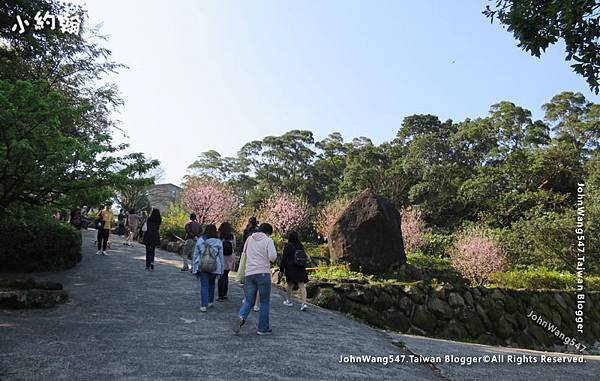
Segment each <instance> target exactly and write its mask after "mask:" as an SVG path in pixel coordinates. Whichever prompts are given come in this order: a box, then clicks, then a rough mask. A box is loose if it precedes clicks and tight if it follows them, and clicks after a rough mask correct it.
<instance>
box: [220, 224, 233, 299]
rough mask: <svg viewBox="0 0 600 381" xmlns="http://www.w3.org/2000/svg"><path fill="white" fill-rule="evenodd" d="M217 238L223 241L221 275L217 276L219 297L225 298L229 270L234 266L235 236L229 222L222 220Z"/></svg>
mask: <svg viewBox="0 0 600 381" xmlns="http://www.w3.org/2000/svg"><path fill="white" fill-rule="evenodd" d="M219 238H220V239H221V242H222V243H223V275H221V276H220V277H219V283H218V285H219V299H218V300H225V299H227V291H228V288H229V271H231V270H233V269H234V267H235V255H234V253H235V236H234V235H233V227H232V226H231V224H230V223H229V222H223V223H222V224H221V226H219Z"/></svg>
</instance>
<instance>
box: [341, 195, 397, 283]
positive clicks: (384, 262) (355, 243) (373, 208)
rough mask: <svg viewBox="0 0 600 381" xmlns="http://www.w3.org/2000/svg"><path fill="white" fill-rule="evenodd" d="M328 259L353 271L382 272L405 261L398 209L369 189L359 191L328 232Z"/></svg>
mask: <svg viewBox="0 0 600 381" xmlns="http://www.w3.org/2000/svg"><path fill="white" fill-rule="evenodd" d="M329 249H330V257H331V261H332V262H334V263H339V262H345V263H348V264H349V265H350V269H351V270H353V271H361V272H363V273H366V274H375V273H383V272H387V271H390V270H391V269H392V268H393V267H396V266H400V265H402V264H403V263H406V254H405V253H404V241H403V240H402V230H401V227H400V213H399V212H398V210H397V209H396V208H395V207H394V206H393V205H392V204H391V203H390V202H389V201H387V200H386V199H385V198H383V197H381V196H378V195H377V194H375V193H374V192H373V191H371V190H370V189H367V190H365V191H363V192H362V193H361V194H359V195H358V196H357V197H356V198H355V199H354V200H352V202H351V203H350V204H349V205H348V207H347V208H346V209H345V210H344V211H343V212H342V213H341V215H340V216H339V217H338V219H337V220H336V222H335V223H334V224H333V226H332V227H331V230H330V232H329Z"/></svg>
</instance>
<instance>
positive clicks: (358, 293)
mask: <svg viewBox="0 0 600 381" xmlns="http://www.w3.org/2000/svg"><path fill="white" fill-rule="evenodd" d="M341 289H342V288H340V287H337V288H336V290H341ZM374 294H375V293H374V292H373V291H372V290H370V289H367V288H365V287H355V288H354V289H352V290H350V291H347V292H345V293H344V297H346V298H348V299H350V300H352V301H353V302H357V303H361V304H365V305H368V304H371V303H372V302H373V299H374V297H375V295H374Z"/></svg>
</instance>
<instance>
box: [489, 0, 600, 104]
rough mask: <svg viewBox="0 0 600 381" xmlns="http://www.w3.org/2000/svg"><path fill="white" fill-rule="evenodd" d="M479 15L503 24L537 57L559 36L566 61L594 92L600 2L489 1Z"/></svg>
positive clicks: (599, 70) (596, 86) (599, 46)
mask: <svg viewBox="0 0 600 381" xmlns="http://www.w3.org/2000/svg"><path fill="white" fill-rule="evenodd" d="M489 1H490V2H492V3H494V5H487V6H486V9H485V11H484V12H483V14H485V15H486V16H487V17H489V18H490V20H491V21H492V22H493V20H494V19H497V20H498V21H500V23H501V24H504V25H505V26H506V27H507V29H508V31H509V32H512V33H513V36H514V37H515V39H517V40H518V41H519V47H521V48H523V49H524V50H525V51H528V52H529V53H531V55H533V56H536V57H540V55H541V53H542V52H544V51H545V50H546V48H548V46H550V45H553V44H554V43H556V42H557V41H558V40H559V39H562V40H563V41H564V42H565V47H566V53H567V56H566V58H565V59H566V60H567V61H571V60H573V61H575V63H573V64H572V65H571V67H572V68H573V71H575V72H576V73H577V74H579V75H581V76H583V77H584V78H585V79H586V80H587V82H588V84H589V86H590V89H592V90H593V91H595V92H596V94H598V89H599V86H600V82H599V81H600V77H599V73H600V43H599V42H598V41H599V37H600V3H598V1H596V0H577V1H572V0H550V1H549V0H489Z"/></svg>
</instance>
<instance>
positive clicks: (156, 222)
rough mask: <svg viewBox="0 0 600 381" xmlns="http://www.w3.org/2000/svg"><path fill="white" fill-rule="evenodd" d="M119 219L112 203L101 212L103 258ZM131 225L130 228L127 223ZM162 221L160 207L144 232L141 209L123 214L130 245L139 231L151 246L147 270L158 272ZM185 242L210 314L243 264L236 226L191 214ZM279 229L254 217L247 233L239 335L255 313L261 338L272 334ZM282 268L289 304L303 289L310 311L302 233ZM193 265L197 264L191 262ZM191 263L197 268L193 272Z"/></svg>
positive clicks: (292, 240)
mask: <svg viewBox="0 0 600 381" xmlns="http://www.w3.org/2000/svg"><path fill="white" fill-rule="evenodd" d="M114 219H115V216H114V214H113V213H112V211H111V205H110V204H107V205H105V207H104V208H101V210H100V211H99V212H98V215H97V218H96V221H95V224H96V228H97V229H98V238H97V246H98V252H97V253H96V254H97V255H107V254H106V250H107V245H108V242H109V235H110V232H111V229H112V228H113V225H114ZM125 222H126V223H127V228H126V229H125V228H124V227H123V226H122V225H123V224H124V223H125ZM161 222H162V218H161V215H160V211H159V210H158V209H153V210H152V212H151V214H150V216H149V217H148V218H147V219H146V220H145V221H144V222H143V226H141V229H140V219H139V217H138V215H137V214H136V213H135V210H131V211H129V213H128V214H126V213H124V212H123V211H121V213H119V217H118V223H119V227H118V228H117V229H118V230H119V233H121V235H125V234H127V238H126V241H125V242H124V244H125V245H129V246H132V241H133V240H134V239H135V236H136V235H137V232H138V231H141V232H142V233H141V234H143V239H142V244H144V245H145V247H146V270H148V271H152V270H154V259H155V251H156V247H157V246H160V225H161ZM184 228H185V238H184V240H185V242H184V245H183V250H182V257H183V267H182V268H181V270H182V271H184V272H187V271H190V270H191V273H192V274H194V275H196V276H197V277H198V278H199V280H200V311H201V312H207V311H208V309H209V308H211V307H213V306H214V303H215V291H216V294H217V295H216V299H217V300H226V299H227V298H228V291H229V290H228V289H229V272H230V271H234V270H236V264H238V261H237V258H238V256H237V255H236V239H235V234H234V232H233V227H232V225H231V224H230V223H229V222H223V223H222V224H220V226H219V227H218V228H217V226H216V225H214V224H209V225H206V226H204V227H202V225H201V224H200V223H199V222H198V221H197V217H196V214H195V213H191V214H190V219H189V221H188V222H187V223H186V224H185V227H184ZM272 234H273V227H272V226H271V225H270V224H268V223H262V224H260V225H259V224H258V222H257V220H256V218H255V217H252V218H250V219H249V221H248V224H247V226H246V228H245V229H244V232H243V235H242V248H243V249H242V250H241V255H240V258H239V259H240V260H239V268H238V269H237V280H238V281H239V282H240V283H241V284H242V287H243V289H244V299H243V302H242V306H241V308H240V310H239V313H238V315H239V316H238V318H237V319H236V320H235V322H234V324H233V331H234V332H235V333H239V332H240V330H241V328H242V326H243V325H244V324H245V323H246V320H247V319H248V316H249V314H250V312H251V310H252V309H254V311H257V312H259V317H258V329H257V332H256V333H257V334H258V335H268V334H271V333H272V330H271V326H270V322H269V312H270V297H271V264H272V263H274V262H275V261H276V260H277V251H276V248H275V243H274V242H273V239H271V235H272ZM287 238H288V242H287V243H286V245H285V247H284V249H283V253H282V256H281V259H280V261H279V270H280V272H281V274H282V275H283V276H284V277H285V279H286V282H287V298H286V299H285V300H284V302H283V304H284V305H286V306H288V307H292V306H293V305H294V303H293V302H292V293H293V291H294V290H296V289H299V290H300V294H301V304H300V310H301V311H305V310H306V309H307V304H306V283H307V282H308V275H307V272H306V266H307V261H308V256H307V255H306V252H305V251H304V246H303V245H302V243H301V241H300V236H299V234H298V232H296V231H291V232H290V233H289V234H288V237H287ZM190 262H191V263H190ZM190 264H191V269H190Z"/></svg>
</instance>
